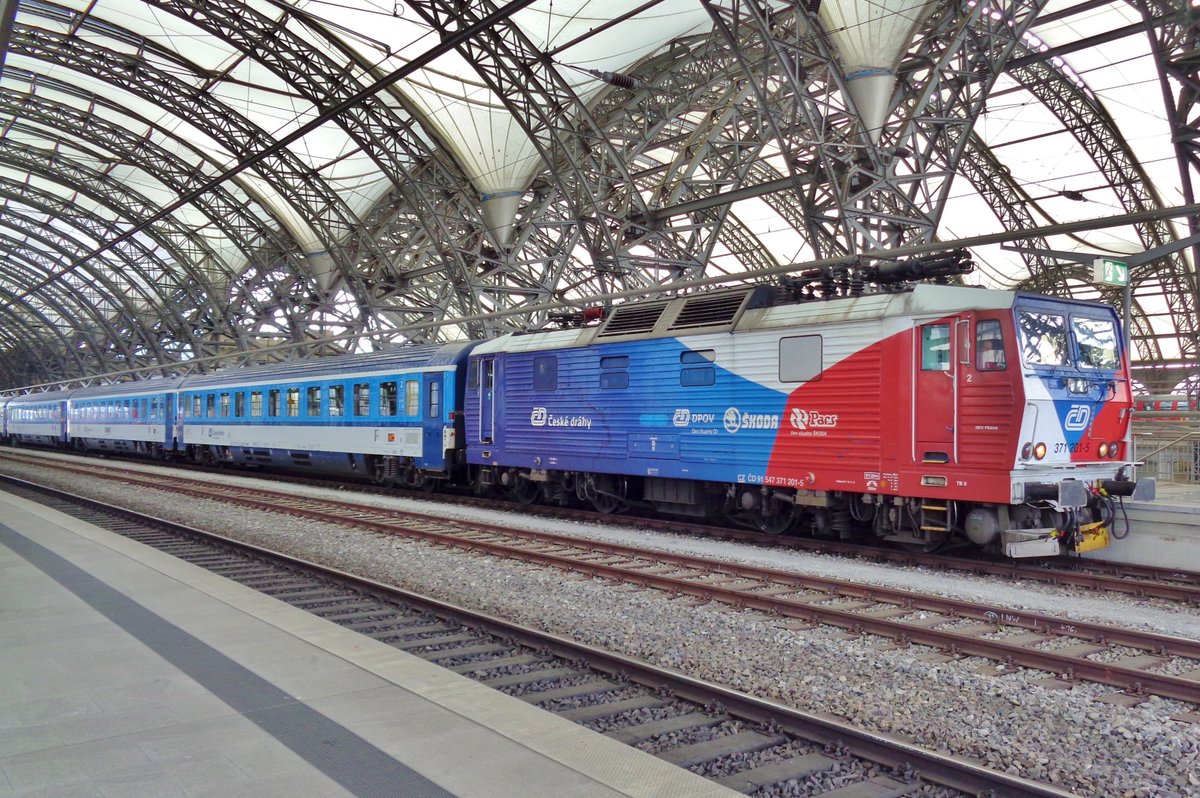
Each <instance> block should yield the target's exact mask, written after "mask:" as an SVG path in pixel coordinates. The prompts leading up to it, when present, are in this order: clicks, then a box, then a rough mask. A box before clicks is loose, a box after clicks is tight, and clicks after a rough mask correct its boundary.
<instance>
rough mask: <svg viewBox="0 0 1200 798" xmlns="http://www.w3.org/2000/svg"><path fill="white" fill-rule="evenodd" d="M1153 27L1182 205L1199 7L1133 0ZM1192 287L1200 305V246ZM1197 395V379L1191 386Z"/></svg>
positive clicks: (1189, 192)
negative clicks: (1155, 21) (1158, 21)
mask: <svg viewBox="0 0 1200 798" xmlns="http://www.w3.org/2000/svg"><path fill="white" fill-rule="evenodd" d="M1132 3H1133V5H1134V6H1135V7H1137V8H1139V9H1140V10H1141V12H1142V17H1143V19H1145V20H1146V22H1147V24H1149V23H1150V21H1151V20H1154V19H1162V20H1163V21H1162V22H1161V23H1160V24H1157V25H1153V26H1151V41H1152V44H1153V50H1154V61H1155V63H1156V64H1157V65H1158V77H1159V82H1160V84H1161V86H1162V94H1163V105H1164V106H1165V108H1166V109H1167V122H1168V124H1169V125H1170V128H1171V142H1172V144H1173V145H1174V147H1175V160H1176V162H1177V164H1178V166H1179V180H1180V187H1181V190H1182V193H1183V198H1184V202H1187V203H1192V202H1195V200H1196V188H1197V183H1198V182H1200V6H1198V5H1196V3H1194V2H1193V3H1191V4H1190V5H1189V4H1186V3H1185V4H1180V3H1174V2H1169V0H1132ZM1187 224H1188V230H1189V232H1190V233H1191V234H1192V235H1195V234H1197V233H1200V218H1197V217H1195V216H1193V217H1191V218H1190V219H1188V220H1187ZM1190 277H1191V284H1192V292H1193V295H1194V296H1196V297H1197V298H1198V301H1200V244H1198V245H1196V246H1194V247H1192V263H1191V274H1190ZM1192 385H1193V387H1194V389H1195V390H1197V391H1200V380H1194V381H1192Z"/></svg>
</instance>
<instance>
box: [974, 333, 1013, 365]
mask: <svg viewBox="0 0 1200 798" xmlns="http://www.w3.org/2000/svg"><path fill="white" fill-rule="evenodd" d="M1007 363H1008V358H1007V356H1006V354H1005V351H1004V337H1003V336H1002V335H1001V334H1000V322H998V321H981V322H978V323H977V324H976V325H975V368H977V369H979V370H980V371H998V370H1002V369H1004V368H1005V366H1006V365H1007Z"/></svg>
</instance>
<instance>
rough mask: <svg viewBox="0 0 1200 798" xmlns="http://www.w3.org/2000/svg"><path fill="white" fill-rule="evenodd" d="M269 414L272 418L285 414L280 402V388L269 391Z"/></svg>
mask: <svg viewBox="0 0 1200 798" xmlns="http://www.w3.org/2000/svg"><path fill="white" fill-rule="evenodd" d="M267 415H269V416H270V417H271V418H279V417H280V416H281V415H283V412H282V407H281V406H280V402H279V389H278V388H272V389H271V390H269V391H267Z"/></svg>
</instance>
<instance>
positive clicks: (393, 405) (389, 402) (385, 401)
mask: <svg viewBox="0 0 1200 798" xmlns="http://www.w3.org/2000/svg"><path fill="white" fill-rule="evenodd" d="M398 400H399V391H398V390H397V386H396V383H394V382H381V383H379V415H381V416H394V415H396V414H397V413H398V412H399V411H400V405H399V401H398Z"/></svg>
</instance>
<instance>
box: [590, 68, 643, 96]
mask: <svg viewBox="0 0 1200 798" xmlns="http://www.w3.org/2000/svg"><path fill="white" fill-rule="evenodd" d="M587 72H588V74H589V75H591V76H592V77H595V78H599V79H600V80H602V81H604V82H605V83H608V84H609V85H612V86H617V87H619V88H622V89H629V90H630V91H633V90H635V89H640V88H641V87H642V82H641V81H640V80H638V79H637V78H635V77H630V76H629V75H624V74H622V73H620V72H601V71H600V70H598V69H589V70H588V71H587Z"/></svg>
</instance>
